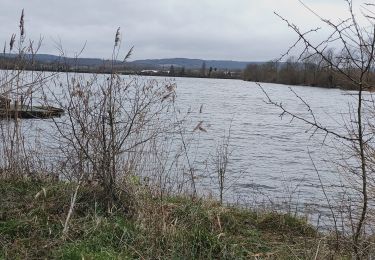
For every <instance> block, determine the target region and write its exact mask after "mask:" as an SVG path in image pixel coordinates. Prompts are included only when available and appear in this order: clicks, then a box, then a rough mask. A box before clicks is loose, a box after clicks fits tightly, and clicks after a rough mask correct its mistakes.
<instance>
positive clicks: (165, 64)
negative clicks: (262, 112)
mask: <svg viewBox="0 0 375 260" xmlns="http://www.w3.org/2000/svg"><path fill="white" fill-rule="evenodd" d="M4 56H5V57H6V58H14V57H16V55H15V54H5V55H4V54H0V58H1V57H4ZM27 57H30V58H31V55H27ZM34 59H35V60H36V61H39V62H41V63H56V62H57V63H65V64H68V65H78V66H90V67H99V66H102V65H103V64H108V63H109V62H110V61H109V60H104V59H98V58H77V59H76V58H65V57H64V58H62V57H60V56H56V55H50V54H36V55H35V56H34ZM115 63H116V64H121V63H122V62H121V61H116V62H115ZM203 63H206V68H207V69H208V68H210V67H212V68H217V69H219V70H225V69H228V70H243V69H245V68H246V66H247V65H248V64H262V63H264V62H252V61H249V62H245V61H232V60H203V59H188V58H170V59H145V60H135V61H130V62H127V63H126V64H127V65H128V66H129V67H133V68H152V69H160V68H165V69H169V67H170V66H172V65H173V66H174V67H180V68H181V67H184V68H186V69H200V68H201V67H202V64H203Z"/></svg>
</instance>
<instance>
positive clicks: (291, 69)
mask: <svg viewBox="0 0 375 260" xmlns="http://www.w3.org/2000/svg"><path fill="white" fill-rule="evenodd" d="M326 54H327V55H326V56H327V57H328V59H330V60H323V59H321V58H319V56H317V55H306V56H305V57H303V58H298V59H297V58H295V57H293V56H291V57H289V58H288V59H287V60H286V62H278V61H270V62H267V63H263V64H249V65H247V67H246V68H245V69H244V71H243V79H244V80H246V81H255V82H266V83H278V84H286V85H305V86H316V87H324V88H341V89H348V90H355V89H356V87H355V86H354V85H353V84H352V83H351V82H348V80H347V78H343V76H342V73H340V72H339V71H337V67H336V68H335V67H334V66H332V62H333V61H334V62H335V63H336V64H338V67H339V68H340V69H341V70H342V71H344V72H346V73H347V75H352V76H356V75H357V74H358V73H360V68H356V67H354V66H353V63H349V62H347V58H345V56H343V55H340V54H335V53H334V51H333V50H332V49H330V50H328V51H327V52H326ZM367 80H368V81H369V82H372V83H374V84H371V85H373V86H374V87H370V89H368V90H374V89H375V71H374V69H372V70H371V73H369V76H368V79H367Z"/></svg>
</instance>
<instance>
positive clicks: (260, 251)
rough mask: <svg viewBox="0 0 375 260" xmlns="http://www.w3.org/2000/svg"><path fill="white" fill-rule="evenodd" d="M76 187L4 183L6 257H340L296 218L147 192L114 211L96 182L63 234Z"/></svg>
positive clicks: (0, 222) (0, 239)
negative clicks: (106, 202) (157, 196)
mask: <svg viewBox="0 0 375 260" xmlns="http://www.w3.org/2000/svg"><path fill="white" fill-rule="evenodd" d="M73 188H74V187H72V184H64V183H45V182H31V181H17V182H14V181H4V180H3V181H1V182H0V194H2V196H1V197H0V205H1V208H0V258H5V259H40V258H43V259H45V258H48V259H50V258H59V259H130V258H138V259H151V258H152V259H166V258H169V259H212V258H216V259H218V258H220V259H259V257H260V258H261V259H263V258H267V257H268V258H272V259H275V258H276V259H293V258H295V259H301V258H302V259H305V258H310V259H313V258H314V257H317V258H315V259H323V258H326V257H329V256H330V255H332V256H333V254H334V253H333V247H332V248H331V246H330V245H329V243H328V242H327V241H328V239H327V238H324V237H323V236H322V235H321V234H318V233H317V232H316V231H315V230H314V228H313V227H312V226H310V225H308V224H307V223H306V222H305V221H304V220H301V219H297V218H294V217H291V216H289V215H283V214H278V213H275V212H254V211H250V210H244V209H239V208H232V207H221V206H220V205H219V204H218V203H216V202H214V201H209V200H191V199H190V198H183V197H167V198H165V199H160V198H155V197H153V196H151V195H150V194H149V193H148V192H147V191H143V192H138V193H137V195H136V196H134V197H131V196H123V201H121V203H123V205H124V206H125V207H122V208H121V209H117V210H115V209H112V212H111V213H109V210H108V208H107V207H106V205H104V202H103V201H104V200H103V199H102V198H101V191H100V189H98V188H93V187H82V188H81V189H80V192H79V194H78V198H77V203H76V207H75V210H74V214H73V216H72V219H71V221H70V228H69V231H68V234H67V235H66V236H63V233H62V231H63V225H64V222H65V218H66V215H67V212H68V211H69V206H70V197H71V194H72V190H73ZM341 253H342V254H343V255H344V254H345V252H343V251H341ZM335 254H336V255H337V252H336V253H335ZM343 255H342V256H343ZM257 257H258V258H257Z"/></svg>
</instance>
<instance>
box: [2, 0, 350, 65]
mask: <svg viewBox="0 0 375 260" xmlns="http://www.w3.org/2000/svg"><path fill="white" fill-rule="evenodd" d="M305 3H306V4H307V5H309V6H310V7H311V8H313V9H314V10H315V11H316V12H318V13H320V14H322V15H323V16H325V17H329V18H330V19H339V18H340V17H345V13H346V7H345V5H344V4H343V1H340V0H327V1H323V0H306V1H305ZM22 8H24V9H25V14H26V32H27V36H28V37H31V38H33V39H37V38H38V37H39V36H40V35H42V36H43V37H44V43H43V46H42V49H41V52H44V53H56V42H59V41H60V40H61V43H62V45H63V48H64V49H65V50H66V52H67V54H68V55H74V53H77V52H78V51H79V50H80V49H81V48H82V46H83V45H84V43H85V42H87V44H86V48H85V51H84V53H83V56H85V57H101V58H108V57H110V54H111V50H112V45H113V40H114V35H115V31H116V29H117V27H118V26H120V27H121V32H122V39H123V47H124V48H125V49H126V48H129V47H130V46H132V45H135V53H134V56H133V59H137V58H164V57H191V58H205V59H236V60H269V59H272V58H275V57H277V56H278V55H280V54H281V53H282V52H284V51H285V50H286V49H287V47H288V46H289V45H290V44H291V43H292V42H293V40H295V35H294V34H293V33H292V32H291V31H290V29H288V28H287V26H286V25H285V23H283V22H282V21H281V20H280V19H279V18H277V17H276V16H275V15H274V13H273V12H274V11H277V12H278V13H280V14H281V15H283V16H284V17H288V18H289V19H291V21H293V22H295V23H296V24H298V25H300V27H301V28H302V29H308V28H311V27H314V26H319V25H320V24H321V23H320V22H319V19H318V18H317V17H315V16H314V15H312V14H311V12H309V11H308V10H307V9H306V8H304V7H303V6H302V5H301V4H300V2H299V1H298V0H283V1H274V0H264V1H256V0H236V1H228V0H189V1H183V0H155V1H149V0H138V1H131V0H107V1H100V0H76V1H61V0H49V1H48V2H46V1H42V0H33V1H21V0H2V8H1V11H0V22H1V23H2V24H3V25H4V24H6V25H7V26H2V27H1V28H0V42H1V41H2V42H5V41H8V39H9V38H10V35H11V34H12V33H13V32H15V31H17V29H18V27H17V26H18V19H19V15H20V13H21V10H22ZM125 49H124V53H125Z"/></svg>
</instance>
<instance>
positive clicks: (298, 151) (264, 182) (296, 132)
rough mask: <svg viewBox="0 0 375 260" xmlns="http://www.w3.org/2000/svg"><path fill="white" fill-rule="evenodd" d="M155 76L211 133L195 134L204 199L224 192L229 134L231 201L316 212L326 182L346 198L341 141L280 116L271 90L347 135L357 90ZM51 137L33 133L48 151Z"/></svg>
mask: <svg viewBox="0 0 375 260" xmlns="http://www.w3.org/2000/svg"><path fill="white" fill-rule="evenodd" d="M124 77H128V76H124ZM150 79H156V80H158V81H160V82H164V81H172V82H173V83H175V84H176V86H177V88H176V94H177V98H176V107H177V109H178V110H179V111H180V115H181V117H183V116H184V115H186V116H187V117H188V118H189V123H188V126H187V127H191V130H193V128H194V127H195V126H196V125H197V124H198V123H199V122H202V124H201V126H202V128H203V129H204V130H205V131H199V130H198V131H195V132H192V131H190V132H192V136H193V138H192V139H191V144H192V145H189V146H188V147H189V148H188V151H187V153H188V155H189V158H190V160H191V164H192V166H193V167H194V175H195V177H196V182H197V186H198V189H199V190H200V192H201V193H202V194H205V195H210V194H212V195H214V196H217V194H218V185H217V178H216V177H215V171H214V169H213V161H214V159H215V149H216V147H217V144H218V142H219V141H220V140H222V137H223V135H224V134H226V135H228V133H229V129H230V139H229V143H230V145H229V151H230V155H229V164H228V167H227V172H226V182H225V193H224V200H225V201H227V202H230V203H240V204H242V205H249V206H253V205H257V206H259V205H278V206H282V205H286V206H287V207H289V210H291V207H294V206H296V207H302V208H304V209H306V208H310V210H311V211H312V212H314V211H316V210H317V209H318V210H321V209H322V208H324V205H325V204H326V198H325V196H324V194H323V189H322V183H323V186H324V188H325V191H326V194H327V195H328V196H329V197H330V198H336V197H338V196H339V195H340V193H342V191H343V189H342V188H341V187H342V186H343V185H346V184H345V183H346V179H345V178H343V174H342V172H341V169H340V167H338V162H340V161H339V160H340V155H341V152H342V149H341V146H340V143H339V142H337V140H336V139H335V138H332V137H331V136H329V135H328V136H326V135H325V133H323V132H320V131H317V132H314V129H311V127H310V126H309V125H308V124H306V123H304V122H302V121H300V120H298V119H294V120H291V119H292V118H291V117H290V116H287V115H284V116H281V112H282V111H281V110H280V108H277V107H275V106H274V105H271V104H267V102H266V101H267V97H266V94H265V93H264V92H266V93H267V94H268V95H269V96H270V97H271V99H272V100H273V101H275V102H281V103H282V105H283V107H285V108H286V109H287V110H289V111H291V112H292V113H293V114H295V115H297V116H301V117H303V118H306V119H308V120H314V117H315V120H316V121H317V122H319V123H320V124H321V125H322V126H324V127H326V128H327V129H329V130H332V131H336V132H338V133H342V134H345V133H346V132H345V131H346V130H345V127H344V124H343V122H344V121H346V122H348V121H349V113H348V112H349V107H350V104H355V102H356V99H355V96H354V95H352V94H353V92H348V91H343V90H339V89H324V88H314V87H304V86H286V85H279V84H267V83H262V84H261V87H262V88H263V90H262V89H261V87H260V86H258V85H257V84H256V83H253V82H245V81H241V80H227V79H199V78H175V79H165V78H161V77H143V78H141V80H145V81H147V80H150ZM301 99H303V100H304V101H306V104H308V105H306V104H305V103H304V102H303V101H302V100H301ZM309 108H311V110H312V111H313V115H312V113H311V112H310V111H309ZM25 124H30V125H29V126H27V127H26V128H27V129H28V131H32V129H33V127H32V126H38V127H41V126H44V128H48V127H51V124H49V125H48V123H44V122H42V121H41V120H36V121H35V122H33V123H25ZM29 136H31V135H29ZM46 136H47V137H48V135H45V134H43V133H42V132H40V131H38V133H37V134H35V135H34V137H35V138H34V140H35V142H36V143H37V144H38V145H39V146H40V149H41V150H42V149H44V148H43V144H42V140H45V141H46V142H47V143H50V142H53V141H51V140H48V138H47V139H45V138H44V139H43V137H46ZM176 142H177V140H176ZM337 144H339V145H337ZM314 164H315V166H316V169H315V167H314ZM318 173H319V174H318ZM319 177H320V179H321V180H319ZM344 177H345V176H344ZM296 210H298V211H299V210H300V209H296Z"/></svg>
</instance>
